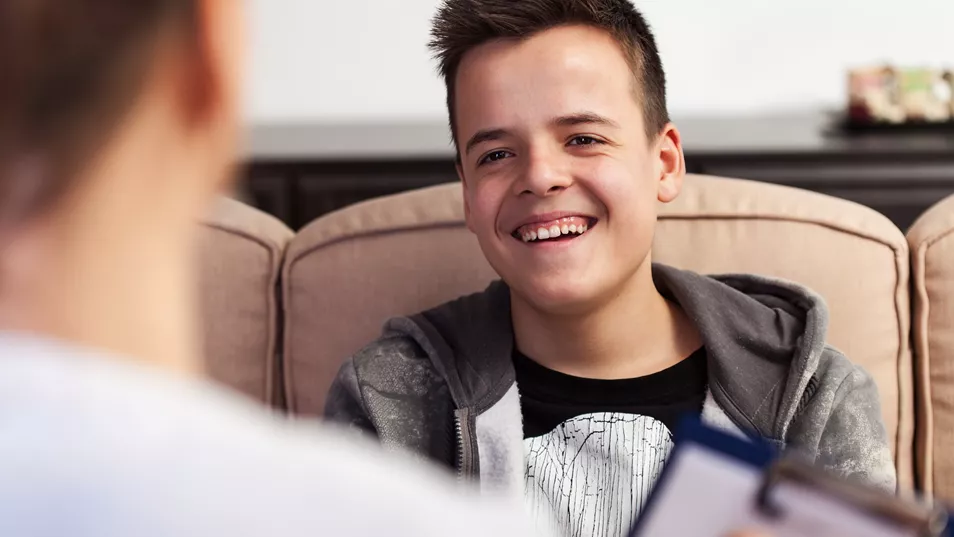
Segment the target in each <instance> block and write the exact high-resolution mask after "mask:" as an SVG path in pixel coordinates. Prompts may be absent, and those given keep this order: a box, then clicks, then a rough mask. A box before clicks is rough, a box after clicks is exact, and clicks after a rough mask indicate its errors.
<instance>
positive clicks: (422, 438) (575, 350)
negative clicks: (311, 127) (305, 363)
mask: <svg viewBox="0 0 954 537" xmlns="http://www.w3.org/2000/svg"><path fill="white" fill-rule="evenodd" d="M432 38H433V39H432V42H431V46H432V49H433V50H434V51H435V52H436V56H437V58H438V59H439V62H440V72H441V75H442V76H443V78H444V81H445V83H446V87H447V108H448V113H449V116H450V126H451V132H452V134H453V137H454V141H455V144H456V147H457V151H458V164H457V171H458V174H459V176H460V178H461V180H462V185H463V196H464V208H465V215H466V221H467V225H468V227H469V229H470V230H471V231H472V232H473V233H474V234H475V235H476V236H477V239H478V242H479V244H480V247H481V249H482V251H483V253H484V255H485V256H486V258H487V260H488V261H489V262H490V264H491V265H492V266H493V268H494V269H495V270H496V272H497V273H498V274H499V275H500V277H501V279H502V281H497V282H495V283H493V284H491V285H490V286H489V287H488V288H487V289H486V290H485V291H483V292H480V293H477V294H474V295H471V296H466V297H462V298H460V299H457V300H455V301H452V302H450V303H447V304H444V305H442V306H440V307H437V308H435V309H432V310H430V311H426V312H423V313H420V314H417V315H414V316H411V317H407V318H399V319H394V320H392V321H390V322H389V323H388V324H387V326H386V329H385V333H384V335H383V336H382V337H381V338H380V339H379V340H378V341H376V342H374V343H372V344H371V345H370V346H368V347H367V348H365V349H364V350H362V351H361V352H359V353H358V354H357V355H356V356H354V357H353V358H352V359H351V360H350V361H349V362H348V363H347V364H346V365H345V366H344V367H343V368H342V370H341V372H340V374H339V377H338V379H337V381H336V383H335V385H334V387H333V389H332V391H331V393H330V395H329V400H328V406H327V409H328V410H327V413H328V415H329V416H330V417H332V418H334V419H336V420H339V421H342V422H346V423H350V424H352V425H355V426H357V427H359V428H362V429H365V430H367V431H369V432H371V433H372V434H374V435H376V436H377V437H378V438H379V439H380V440H381V441H382V442H383V443H385V444H387V445H392V446H400V447H402V448H408V449H410V450H412V451H415V452H418V453H420V454H423V455H426V456H427V457H429V458H432V459H435V460H437V461H439V462H442V463H443V464H445V465H447V466H450V467H452V468H454V469H456V471H457V472H459V473H460V474H462V475H464V476H467V477H474V478H479V480H480V482H481V485H482V487H484V488H498V487H505V488H509V489H512V490H517V491H519V490H521V489H522V490H523V491H524V492H523V493H524V494H525V495H526V497H527V498H528V500H529V501H530V504H531V506H532V507H533V509H534V511H535V512H536V513H537V516H539V517H541V518H542V519H552V520H553V521H554V522H555V523H556V524H557V525H558V526H559V527H560V528H561V529H562V531H563V533H564V534H566V535H588V536H589V535H614V536H615V535H623V534H625V532H626V531H627V529H628V528H629V527H630V525H631V523H632V522H633V520H634V518H635V517H636V516H637V514H638V513H639V511H640V509H641V508H642V506H643V504H644V501H645V499H646V497H647V495H648V493H649V491H650V489H651V487H652V486H653V485H654V482H655V479H656V477H657V476H658V474H659V470H660V468H661V467H662V465H663V463H664V462H665V461H666V459H667V456H668V454H669V452H670V449H671V446H672V440H671V431H672V430H673V427H674V424H675V423H676V421H677V420H678V419H679V418H680V416H682V415H684V414H686V413H694V414H697V415H701V417H702V418H703V419H704V420H706V421H707V422H709V423H711V424H717V425H719V426H721V427H724V428H726V429H730V430H733V431H736V432H738V433H740V434H753V435H759V436H762V437H765V438H767V439H770V440H771V441H773V442H775V443H777V444H778V445H779V446H781V447H787V448H795V449H798V450H799V451H801V452H803V453H804V454H806V455H807V456H810V457H813V458H814V459H815V460H817V461H818V462H819V464H821V465H823V466H825V467H826V468H828V469H829V470H830V471H832V472H834V473H836V474H838V475H841V476H844V477H846V478H854V479H860V480H863V481H866V482H869V483H873V484H876V485H878V486H881V487H883V488H885V489H893V488H894V487H895V473H894V468H893V465H892V458H891V454H890V452H889V449H888V443H887V435H886V432H885V427H884V425H883V423H882V420H881V413H880V408H879V398H878V394H877V390H876V387H875V385H874V383H873V382H872V380H871V378H870V377H869V376H868V375H867V374H866V373H865V372H864V371H862V370H861V369H860V368H859V367H856V366H854V365H852V364H851V363H850V362H849V361H848V360H847V359H846V358H845V357H844V356H843V355H842V354H840V353H839V352H838V351H837V350H835V349H833V348H832V347H830V346H828V345H826V342H825V332H826V329H827V324H828V313H827V311H826V308H825V305H824V304H823V302H822V300H821V299H820V298H819V297H818V296H816V295H815V294H813V293H811V292H810V291H808V290H806V289H804V288H802V287H799V286H797V285H793V284H791V283H784V282H780V281H774V280H769V279H766V278H762V277H758V276H733V277H720V278H713V277H705V276H701V275H698V274H694V273H691V272H686V271H682V270H677V269H675V268H671V267H667V266H663V265H659V264H654V263H653V262H652V252H651V245H652V242H653V233H654V228H655V224H656V211H657V204H658V203H660V202H663V203H666V202H670V201H672V200H673V199H675V198H676V196H677V195H678V194H679V191H680V188H681V184H682V181H683V177H684V175H685V164H684V158H683V150H682V145H681V139H680V134H679V131H678V130H677V129H676V127H675V126H674V125H673V124H672V123H671V122H670V121H669V119H668V114H667V110H666V98H665V77H664V74H663V68H662V65H661V61H660V58H659V53H658V51H657V48H656V44H655V41H654V38H653V34H652V32H651V31H650V28H649V27H648V26H647V23H646V21H645V20H644V19H643V17H642V16H641V15H640V13H639V12H638V11H637V10H636V9H635V8H634V7H633V5H632V4H630V3H629V2H628V1H626V0H516V1H515V0H445V1H444V2H443V4H442V5H441V7H440V8H439V11H438V13H437V15H436V17H435V19H434V21H433V30H432Z"/></svg>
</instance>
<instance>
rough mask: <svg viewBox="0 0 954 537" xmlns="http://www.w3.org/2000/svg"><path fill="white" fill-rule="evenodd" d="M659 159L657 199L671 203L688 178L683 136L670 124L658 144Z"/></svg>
mask: <svg viewBox="0 0 954 537" xmlns="http://www.w3.org/2000/svg"><path fill="white" fill-rule="evenodd" d="M657 146H658V147H657V155H658V158H659V161H658V162H659V184H658V186H657V197H658V199H659V201H661V202H663V203H669V202H670V201H672V200H674V199H676V197H678V196H679V192H680V191H682V180H683V178H684V177H685V176H686V158H685V155H684V154H683V151H682V135H680V134H679V129H677V128H676V126H675V125H673V124H672V123H669V124H667V125H666V127H665V128H664V129H663V132H662V134H660V137H659V140H658V142H657Z"/></svg>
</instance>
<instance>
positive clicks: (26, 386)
mask: <svg viewBox="0 0 954 537" xmlns="http://www.w3.org/2000/svg"><path fill="white" fill-rule="evenodd" d="M337 433H338V431H335V430H333V429H330V428H325V427H324V426H320V427H319V426H317V425H312V426H305V425H303V424H301V423H297V424H292V423H291V422H289V421H286V420H284V419H281V418H279V417H277V416H274V415H272V414H270V413H269V412H268V411H267V410H265V409H264V408H260V407H258V406H257V405H255V404H253V403H251V402H246V401H245V400H244V399H242V398H240V397H239V396H236V395H232V394H231V393H228V392H226V391H225V390H224V389H220V388H217V387H214V386H212V385H211V384H207V383H205V382H201V381H191V380H186V379H180V378H177V377H172V376H170V375H166V374H164V373H162V372H160V371H158V370H153V369H150V368H147V367H144V366H138V365H134V364H131V363H127V362H124V361H122V360H118V359H114V358H110V357H107V356H103V355H97V354H95V353H93V352H89V351H82V350H79V349H74V348H70V347H67V346H64V345H60V344H56V343H53V342H49V341H42V340H38V339H31V338H27V337H22V336H16V335H10V334H3V333H0V535H4V536H8V535H9V536H19V537H34V536H37V537H40V536H42V537H46V536H50V537H64V536H70V537H189V536H202V537H242V536H280V537H295V536H303V537H304V536H308V537H319V536H339V535H340V536H369V537H371V536H374V537H391V536H409V537H410V536H414V537H426V536H442V537H443V536H447V535H455V536H478V535H479V536H492V537H505V536H509V535H514V536H517V535H519V536H525V535H531V533H532V532H530V531H528V529H527V527H528V526H527V521H526V519H525V518H524V516H523V515H524V513H523V512H522V510H521V509H520V508H519V507H518V505H519V499H518V500H517V501H516V502H511V501H507V502H504V501H503V500H501V499H490V498H486V497H484V498H478V497H476V496H474V495H472V494H473V491H471V490H470V489H467V491H466V494H465V491H464V490H462V486H460V485H457V484H455V483H453V482H452V481H451V480H450V478H446V477H445V476H444V475H443V474H440V473H437V472H438V471H437V470H436V469H433V468H431V467H426V468H425V467H423V466H420V465H419V463H416V462H412V461H411V460H409V459H404V458H403V457H402V458H399V457H398V456H397V455H395V454H386V453H384V452H383V451H381V450H378V449H376V448H375V447H373V446H371V445H366V444H364V443H363V442H362V443H356V441H354V440H352V439H348V440H346V439H345V438H344V437H343V436H342V435H340V434H337Z"/></svg>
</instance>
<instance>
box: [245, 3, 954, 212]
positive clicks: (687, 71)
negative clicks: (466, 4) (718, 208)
mask: <svg viewBox="0 0 954 537" xmlns="http://www.w3.org/2000/svg"><path fill="white" fill-rule="evenodd" d="M250 2H251V8H252V9H251V19H250V21H251V33H252V47H251V53H252V69H251V73H250V74H251V77H250V78H249V87H248V94H247V99H248V101H247V105H246V110H247V116H248V120H249V126H250V129H251V130H250V133H251V135H250V137H249V142H248V148H247V152H246V156H247V159H246V161H247V164H248V167H247V169H246V172H245V176H246V178H245V181H244V183H243V191H244V195H245V196H246V199H247V200H248V201H249V202H250V203H252V204H253V205H256V206H258V207H260V208H262V209H264V210H266V211H268V212H270V213H272V214H275V215H276V216H278V217H279V218H280V219H282V220H283V221H285V222H286V223H287V224H289V225H290V226H292V227H293V228H298V227H301V225H303V224H305V223H307V222H309V221H310V220H312V219H314V218H315V217H317V216H320V215H322V214H325V213H327V212H329V211H332V210H335V209H337V208H340V207H343V206H345V205H348V204H350V203H354V202H356V201H361V200H363V199H367V198H369V197H374V196H379V195H385V194H390V193H396V192H401V191H404V190H407V189H411V188H416V187H420V186H425V185H430V184H435V183H441V182H446V181H453V180H455V179H456V177H455V174H454V170H453V165H452V158H453V154H452V151H451V146H450V144H449V137H448V133H447V129H446V112H445V108H444V87H443V83H442V82H441V81H440V79H439V78H438V77H437V75H436V71H435V64H434V62H433V61H432V60H431V58H430V56H429V54H428V51H427V49H426V42H427V39H428V30H429V22H430V18H431V16H432V15H433V13H434V11H435V9H436V6H437V5H438V3H439V1H438V0H348V1H347V2H333V3H331V2H321V3H319V2H314V1H312V0H250ZM635 3H636V5H637V6H638V7H639V8H640V9H641V10H642V11H643V12H644V13H645V15H646V16H647V18H648V19H649V21H650V23H651V24H652V26H653V28H654V29H655V31H656V36H657V39H658V42H659V46H660V50H661V54H662V57H663V62H664V66H665V68H666V72H667V75H668V81H669V85H668V95H669V107H670V112H671V114H672V116H673V118H674V120H675V121H676V122H677V125H679V127H680V128H681V130H682V131H683V135H684V139H685V144H686V152H687V161H688V164H689V167H690V171H692V172H695V173H705V174H716V175H728V176H734V177H743V178H751V179H757V180H762V181H769V182H774V183H781V184H789V185H793V186H799V187H802V188H807V189H810V190H815V191H820V192H825V193H828V194H832V195H836V196H839V197H843V198H847V199H851V200H854V201H856V202H859V203H862V204H865V205H868V206H870V207H873V208H875V209H877V210H879V211H881V212H882V213H883V214H885V215H886V216H887V217H888V218H890V219H891V220H892V221H894V222H895V223H896V224H897V225H898V226H899V227H901V228H902V229H905V228H907V227H908V226H909V225H910V224H911V222H912V221H913V220H914V218H915V217H916V216H917V215H919V214H920V213H921V212H923V210H924V209H926V208H927V207H928V206H930V205H931V204H933V203H934V202H936V201H938V200H940V199H941V198H943V197H945V196H946V195H948V194H951V193H954V128H952V127H951V125H952V124H954V121H945V122H940V123H934V124H929V125H925V124H923V122H922V123H921V124H918V122H909V123H906V124H896V125H890V126H885V125H871V126H870V128H866V127H865V126H863V125H862V126H859V125H846V124H845V123H844V122H845V117H846V110H847V109H848V103H849V71H850V70H852V69H862V68H871V67H878V66H893V67H895V68H898V69H902V70H904V69H932V70H936V71H937V73H939V76H940V74H941V73H943V72H944V71H945V70H949V69H954V2H951V1H950V0H906V1H900V0H867V1H865V0H827V1H826V0H798V1H795V0H771V1H765V0H760V1H755V0H718V1H713V0H639V1H637V2H635ZM947 91H950V90H949V89H948V90H947Z"/></svg>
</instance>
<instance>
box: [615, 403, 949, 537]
mask: <svg viewBox="0 0 954 537" xmlns="http://www.w3.org/2000/svg"><path fill="white" fill-rule="evenodd" d="M674 441H675V446H674V448H673V451H672V454H671V455H670V458H669V461H668V463H667V464H666V467H665V468H664V469H663V471H662V474H661V475H660V477H659V480H658V481H657V484H656V487H655V489H654V492H653V494H652V495H651V496H650V498H649V500H648V501H647V503H646V506H645V508H644V509H643V512H642V513H641V515H640V516H639V518H638V519H637V522H636V524H635V526H634V527H633V529H632V531H631V533H630V537H657V535H654V534H653V533H654V532H655V533H658V527H659V524H658V519H659V517H661V516H667V515H665V514H663V513H666V512H667V511H666V506H665V502H667V501H675V502H679V501H680V500H679V498H673V497H672V494H674V492H673V490H675V489H674V488H673V487H671V485H673V484H674V483H675V482H677V481H678V480H685V479H692V478H693V476H687V475H685V471H682V472H681V471H680V470H679V469H680V467H682V466H683V465H681V464H680V461H681V460H682V459H684V458H686V457H691V456H696V458H697V460H698V453H700V450H701V451H704V452H706V453H707V454H710V455H711V456H712V457H713V460H718V461H720V462H719V464H722V463H723V462H725V464H728V465H730V466H731V465H735V467H737V468H740V469H744V471H745V472H747V473H749V474H757V475H756V477H755V481H757V484H756V485H757V486H756V487H755V488H754V489H753V490H752V493H751V494H750V495H749V497H747V498H745V499H739V500H737V501H738V502H743V501H744V502H748V503H749V504H750V505H749V507H750V508H751V509H752V511H753V512H758V513H759V516H761V517H764V518H765V519H767V520H768V519H772V518H783V517H784V516H786V505H785V497H780V496H778V495H777V494H776V493H775V491H776V489H777V488H778V487H780V486H782V485H789V486H797V487H799V488H800V489H801V490H806V491H811V494H813V495H817V497H820V498H821V497H824V498H827V499H829V500H830V501H831V502H836V503H838V504H839V505H840V506H843V507H845V508H848V509H851V511H852V512H853V513H854V514H855V515H856V516H859V517H863V518H865V519H866V521H868V522H870V523H871V524H883V525H885V526H890V527H892V528H898V529H899V533H898V534H899V535H911V536H925V537H927V536H929V537H954V524H952V520H954V517H952V516H951V512H949V511H948V510H946V509H943V508H941V507H939V506H931V505H927V504H923V503H920V502H916V501H913V500H908V499H901V498H898V497H895V496H893V495H890V494H887V493H885V492H883V491H880V490H877V489H873V488H870V487H867V486H864V485H859V484H856V483H849V482H846V481H845V480H842V479H837V478H834V477H832V476H831V475H829V474H827V473H825V472H823V471H821V470H819V469H818V468H817V467H815V466H814V465H812V464H809V463H806V462H805V461H803V460H800V459H797V458H795V457H792V456H790V455H788V454H783V453H781V452H779V450H778V449H777V448H776V447H775V446H774V445H773V444H770V443H769V442H767V441H765V440H762V439H759V438H741V437H738V436H735V435H732V434H729V433H727V432H724V431H721V430H718V429H714V428H712V427H710V426H707V425H705V424H704V423H703V422H702V421H701V420H700V419H699V418H698V417H689V418H686V419H685V420H683V421H682V422H681V424H680V426H679V427H678V428H677V430H676V433H675V435H674ZM696 464H698V462H697V463H696ZM680 474H682V475H680ZM710 485H711V484H710ZM684 488H685V487H683V489H684ZM670 489H673V490H670ZM709 489H710V490H709V492H710V493H711V494H719V493H720V490H719V488H718V484H715V486H714V487H711V486H710V487H709ZM667 493H668V494H667ZM690 509H691V508H690ZM673 511H674V510H670V511H668V512H673ZM682 511H683V512H684V513H685V512H686V511H687V510H686V509H684V510H682ZM682 516H697V514H696V513H685V514H683V515H682ZM654 519H655V521H654ZM735 529H743V528H735Z"/></svg>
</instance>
